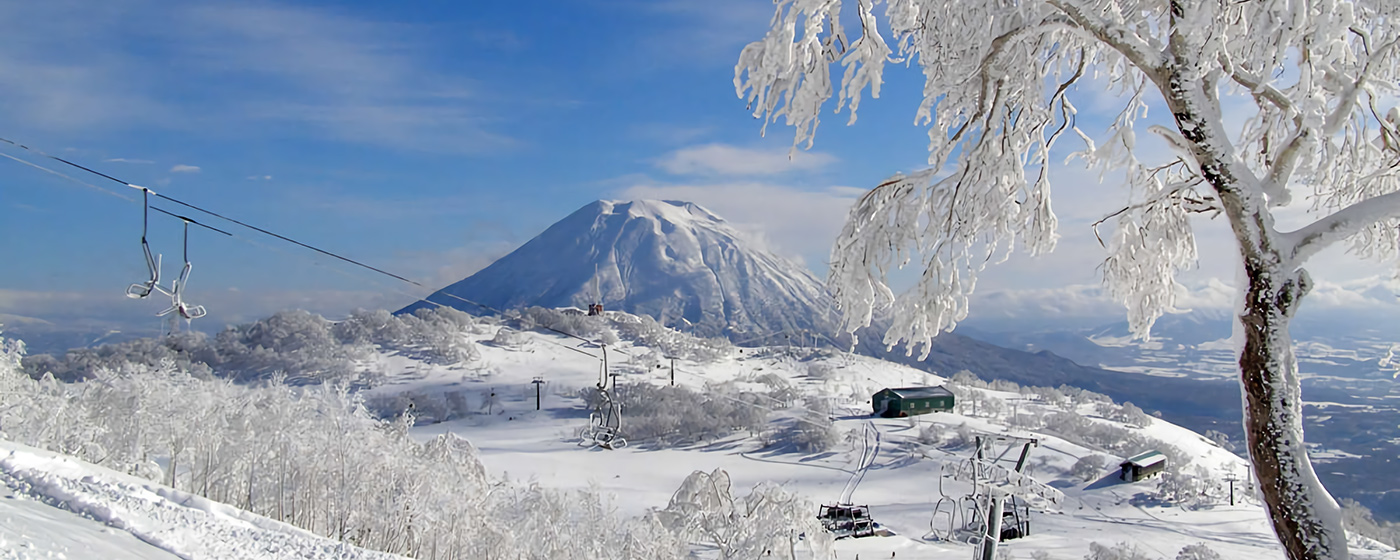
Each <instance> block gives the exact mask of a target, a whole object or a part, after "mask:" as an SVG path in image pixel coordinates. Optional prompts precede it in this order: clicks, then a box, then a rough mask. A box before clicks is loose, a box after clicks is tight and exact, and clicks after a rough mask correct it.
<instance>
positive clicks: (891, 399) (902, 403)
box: [870, 386, 953, 418]
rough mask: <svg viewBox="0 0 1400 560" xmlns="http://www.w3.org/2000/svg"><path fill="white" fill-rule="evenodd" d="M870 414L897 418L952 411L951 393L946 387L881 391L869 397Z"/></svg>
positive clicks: (901, 388) (903, 388) (902, 388)
mask: <svg viewBox="0 0 1400 560" xmlns="http://www.w3.org/2000/svg"><path fill="white" fill-rule="evenodd" d="M870 405H871V407H872V408H873V409H874V412H872V414H879V415H880V416H883V417H885V418H899V417H903V416H914V415H916V414H928V413H930V412H939V411H947V410H953V392H952V391H949V390H948V389H947V388H946V387H941V386H940V387H900V388H898V389H888V388H886V389H881V390H880V392H878V393H875V394H874V395H873V396H871V397H870Z"/></svg>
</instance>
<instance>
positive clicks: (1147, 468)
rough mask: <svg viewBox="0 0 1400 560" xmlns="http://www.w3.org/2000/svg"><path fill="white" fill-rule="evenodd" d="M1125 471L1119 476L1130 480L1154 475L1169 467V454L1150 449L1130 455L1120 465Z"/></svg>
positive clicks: (1133, 480) (1134, 480)
mask: <svg viewBox="0 0 1400 560" xmlns="http://www.w3.org/2000/svg"><path fill="white" fill-rule="evenodd" d="M1118 468H1120V469H1122V470H1123V472H1120V473H1118V478H1121V479H1123V480H1126V481H1128V482H1137V481H1139V480H1142V479H1144V478H1147V477H1150V476H1153V475H1155V474H1157V473H1159V472H1162V470H1163V469H1166V468H1167V456H1166V455H1163V454H1162V453H1161V452H1160V451H1148V452H1146V453H1141V454H1138V455H1133V456H1132V457H1129V458H1128V460H1127V461H1123V462H1122V463H1120V464H1119V465H1118Z"/></svg>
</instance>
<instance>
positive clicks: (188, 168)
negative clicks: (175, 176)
mask: <svg viewBox="0 0 1400 560" xmlns="http://www.w3.org/2000/svg"><path fill="white" fill-rule="evenodd" d="M170 172H171V173H199V166H198V165H185V164H183V163H180V164H176V165H175V166H174V167H171V168H170Z"/></svg>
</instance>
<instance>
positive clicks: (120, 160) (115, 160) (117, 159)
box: [102, 157, 155, 164]
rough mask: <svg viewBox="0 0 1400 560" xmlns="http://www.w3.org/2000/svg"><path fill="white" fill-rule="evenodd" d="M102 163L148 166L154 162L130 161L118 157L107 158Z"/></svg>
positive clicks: (144, 160)
mask: <svg viewBox="0 0 1400 560" xmlns="http://www.w3.org/2000/svg"><path fill="white" fill-rule="evenodd" d="M102 161H104V162H107V163H137V164H150V163H155V162H154V161H151V160H149V159H131V158H120V157H119V158H108V159H104V160H102Z"/></svg>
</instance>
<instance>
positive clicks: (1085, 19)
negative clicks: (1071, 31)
mask: <svg viewBox="0 0 1400 560" xmlns="http://www.w3.org/2000/svg"><path fill="white" fill-rule="evenodd" d="M1047 4H1049V5H1051V6H1054V7H1055V8H1056V9H1058V10H1060V11H1061V12H1064V13H1065V15H1067V16H1069V17H1070V19H1071V20H1072V21H1073V22H1074V23H1075V25H1077V26H1079V27H1080V28H1082V29H1084V30H1085V31H1088V32H1089V33H1090V34H1092V35H1093V36H1094V38H1096V39H1098V40H1099V41H1102V42H1103V43H1104V44H1105V45H1108V46H1109V47H1111V48H1112V49H1113V50H1115V51H1118V53H1119V54H1122V55H1123V56H1124V57H1126V58H1127V59H1128V60H1130V61H1132V63H1133V65H1134V66H1136V67H1137V69H1138V70H1140V71H1142V72H1143V73H1145V74H1148V75H1149V76H1152V77H1153V78H1154V79H1153V81H1157V79H1156V78H1158V77H1160V76H1161V70H1162V67H1163V65H1164V64H1165V61H1164V60H1163V58H1162V44H1161V42H1160V41H1157V40H1155V39H1153V38H1152V36H1150V35H1149V36H1147V37H1143V36H1141V35H1139V34H1138V33H1137V32H1136V31H1134V30H1133V29H1132V28H1129V27H1127V26H1125V25H1123V24H1122V23H1118V22H1110V21H1108V20H1105V19H1102V18H1098V17H1095V16H1093V15H1090V13H1089V11H1088V10H1087V9H1086V8H1085V7H1084V6H1081V5H1080V3H1079V2H1076V1H1075V0H1050V1H1049V2H1047Z"/></svg>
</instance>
